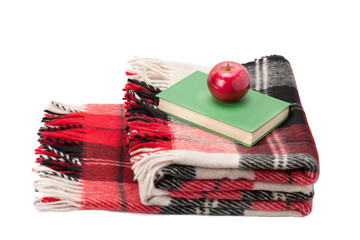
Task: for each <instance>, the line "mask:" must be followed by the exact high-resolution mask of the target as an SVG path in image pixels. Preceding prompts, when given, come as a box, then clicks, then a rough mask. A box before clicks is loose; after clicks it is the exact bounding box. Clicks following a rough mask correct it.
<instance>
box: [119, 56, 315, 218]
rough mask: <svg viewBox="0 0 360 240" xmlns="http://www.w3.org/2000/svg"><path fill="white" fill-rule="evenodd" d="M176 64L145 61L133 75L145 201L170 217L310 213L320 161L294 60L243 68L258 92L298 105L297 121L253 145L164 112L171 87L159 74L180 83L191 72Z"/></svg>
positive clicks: (136, 149)
mask: <svg viewBox="0 0 360 240" xmlns="http://www.w3.org/2000/svg"><path fill="white" fill-rule="evenodd" d="M154 64H155V65H154ZM177 64H178V63H164V62H162V61H160V60H159V61H155V60H154V59H151V61H149V60H148V59H140V60H139V61H138V62H137V64H136V66H135V68H134V69H133V71H129V72H130V73H131V74H130V76H129V78H130V79H129V82H128V84H127V86H126V88H125V89H126V90H127V94H126V95H125V99H126V100H127V102H126V103H125V108H126V109H127V116H126V117H127V121H128V125H127V128H126V129H127V131H128V140H129V147H130V148H129V152H130V155H131V162H132V164H133V170H134V173H135V178H136V179H137V180H138V181H139V189H140V197H141V200H142V202H143V203H144V204H146V205H159V206H164V207H166V209H167V211H168V212H171V213H176V212H177V211H180V209H181V212H180V213H184V212H188V213H200V214H220V215H221V214H224V215H227V214H242V215H253V214H255V215H259V214H260V215H262V214H263V213H260V212H262V211H269V212H267V213H266V215H267V216H269V215H274V216H277V215H291V216H297V215H307V214H309V213H310V211H311V208H312V198H313V194H314V193H313V186H312V184H314V183H315V182H316V180H317V178H318V169H319V166H318V156H317V150H316V147H315V142H314V140H313V137H312V134H311V131H310V129H309V126H308V124H307V120H306V116H305V113H304V111H303V109H302V106H301V103H300V98H299V96H298V92H297V89H296V84H295V80H294V77H293V74H292V71H291V67H290V64H289V62H288V61H287V60H286V59H284V58H283V57H281V56H270V57H264V58H261V59H258V60H256V61H254V62H250V63H247V64H244V66H245V67H246V68H247V70H248V71H249V74H250V76H251V79H252V81H251V86H252V88H253V89H255V90H257V91H259V92H262V93H264V94H268V95H270V96H273V97H276V98H279V99H281V100H284V101H287V102H290V103H291V104H292V113H291V116H290V118H289V119H288V120H287V121H286V122H284V123H283V124H282V125H281V126H279V127H278V128H277V129H275V130H274V131H272V132H271V133H270V134H268V135H267V136H266V137H265V138H264V139H263V140H262V141H260V142H258V143H257V144H256V145H255V146H254V147H251V148H248V147H245V146H242V145H240V144H237V143H234V142H232V141H230V140H227V139H224V138H222V137H220V136H217V135H215V134H212V133H210V132H207V131H205V130H203V129H199V128H196V127H194V126H192V125H189V124H187V123H184V122H182V121H179V120H176V119H174V118H172V117H171V116H167V115H166V114H165V115H164V113H163V112H162V111H160V110H159V109H157V104H158V100H157V99H156V97H155V95H156V94H157V93H159V92H160V91H161V89H160V88H157V86H158V87H161V88H162V89H166V86H168V85H166V84H165V83H167V82H169V81H170V80H169V79H164V78H163V76H164V74H161V73H160V72H159V71H161V70H159V69H166V73H167V74H168V75H170V76H172V79H171V84H174V83H176V82H177V81H178V80H181V79H174V76H176V75H181V76H182V75H184V74H177V73H176V71H177V69H187V68H184V67H182V68H176V67H171V66H175V65H177ZM140 66H142V67H140ZM181 66H183V65H181ZM154 68H155V69H157V71H156V72H152V71H153V69H154ZM204 68H205V67H203V69H204ZM138 69H141V70H142V71H137V70H138ZM171 70H172V71H171ZM192 70H194V69H192ZM195 70H197V69H195ZM208 70H209V69H208ZM148 72H151V74H149V73H148ZM155 73H157V74H158V75H155ZM149 75H151V76H152V79H150V80H148V79H149ZM156 76H157V77H159V79H156ZM144 82H148V83H152V85H150V84H144ZM154 87H155V89H154ZM210 203H211V204H210ZM202 208H204V209H206V211H200V210H199V209H202ZM254 211H259V212H256V213H254ZM240 212H241V213H240Z"/></svg>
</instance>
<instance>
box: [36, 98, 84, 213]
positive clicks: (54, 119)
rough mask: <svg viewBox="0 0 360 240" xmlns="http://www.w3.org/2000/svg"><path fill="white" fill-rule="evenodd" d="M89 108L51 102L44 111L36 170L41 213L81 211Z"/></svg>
mask: <svg viewBox="0 0 360 240" xmlns="http://www.w3.org/2000/svg"><path fill="white" fill-rule="evenodd" d="M84 111H85V106H71V105H66V104H62V103H59V102H54V101H53V102H51V103H50V104H49V105H48V106H47V107H46V108H45V110H44V112H45V116H44V118H43V120H42V122H44V125H43V126H42V127H41V128H40V129H39V132H38V135H39V142H40V144H41V145H40V146H39V147H38V148H37V149H36V150H35V153H36V154H37V155H38V157H37V159H36V163H38V164H39V165H38V166H36V167H34V169H33V171H34V172H36V173H38V174H39V176H40V179H39V180H38V181H36V182H35V183H34V187H35V190H36V191H37V192H39V196H37V197H36V199H35V202H34V204H35V206H36V208H37V209H38V210H41V211H69V210H74V209H79V208H81V182H80V181H79V177H80V173H81V170H82V159H81V154H82V149H83V147H82V146H83V141H82V140H83V137H84V130H83V125H82V121H83V114H82V112H84Z"/></svg>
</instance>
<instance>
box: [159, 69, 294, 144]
mask: <svg viewBox="0 0 360 240" xmlns="http://www.w3.org/2000/svg"><path fill="white" fill-rule="evenodd" d="M157 97H159V98H160V106H159V108H160V109H161V99H163V100H166V101H168V102H170V103H173V104H175V105H177V106H180V107H183V108H185V109H188V110H191V111H192V112H194V114H195V113H196V114H200V115H204V116H207V117H209V118H211V119H214V121H220V122H222V123H225V124H226V125H230V126H232V127H236V128H237V129H242V130H244V131H246V132H249V133H254V132H255V131H257V130H258V129H259V128H261V127H262V126H264V124H266V123H267V122H269V121H270V120H271V119H273V118H274V117H276V116H277V115H278V114H279V113H281V112H282V111H284V110H285V109H286V108H288V107H289V106H290V104H289V103H287V102H284V101H282V100H279V99H276V98H273V97H270V96H268V95H265V94H262V93H259V92H256V91H254V90H251V89H249V91H248V93H247V94H246V95H245V96H244V97H243V98H242V99H240V100H239V101H237V102H235V103H226V102H222V101H219V100H217V99H215V98H214V97H213V96H212V95H211V93H210V91H209V89H208V86H207V74H206V73H204V72H200V71H196V72H194V73H192V74H191V75H189V76H187V77H186V78H184V79H183V80H181V81H179V82H178V83H176V84H174V85H173V86H171V87H169V88H168V89H166V90H164V91H162V92H160V93H159V94H157ZM161 110H162V109H161ZM165 112H167V113H169V114H170V115H172V116H174V117H177V118H179V119H181V120H185V121H186V122H189V123H191V124H193V125H196V126H198V127H202V128H204V126H203V124H196V123H194V122H192V119H191V118H192V117H191V116H179V115H177V114H176V113H174V112H171V111H169V109H167V111H166V110H165ZM283 120H285V119H283ZM283 120H282V121H283ZM282 121H281V122H282ZM281 122H279V123H278V124H277V125H279V124H280V123H281ZM277 125H276V126H277ZM276 126H275V127H276ZM275 127H273V128H275ZM273 128H272V129H273ZM205 129H206V130H210V131H211V132H214V133H216V134H219V135H221V136H224V137H228V138H230V137H229V136H227V134H224V133H222V131H220V130H219V131H217V129H208V128H205ZM272 129H269V130H268V131H267V132H266V133H265V134H264V135H263V136H260V138H259V139H257V140H256V141H255V142H253V143H246V142H243V141H241V140H238V139H234V138H230V139H231V140H234V141H237V142H240V143H242V144H244V145H247V146H252V145H253V144H255V143H256V142H257V141H258V140H260V139H261V138H262V137H264V136H265V135H266V134H267V133H268V132H269V131H271V130H272Z"/></svg>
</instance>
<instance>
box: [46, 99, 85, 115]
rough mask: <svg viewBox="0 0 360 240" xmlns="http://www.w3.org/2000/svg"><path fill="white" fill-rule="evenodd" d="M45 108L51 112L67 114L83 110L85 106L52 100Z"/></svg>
mask: <svg viewBox="0 0 360 240" xmlns="http://www.w3.org/2000/svg"><path fill="white" fill-rule="evenodd" d="M45 110H48V111H51V112H53V113H57V114H68V113H73V112H85V106H84V105H80V106H72V105H68V104H64V103H60V102H55V101H52V102H51V103H50V104H49V105H48V106H47V107H46V108H45Z"/></svg>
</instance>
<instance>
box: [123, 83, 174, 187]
mask: <svg viewBox="0 0 360 240" xmlns="http://www.w3.org/2000/svg"><path fill="white" fill-rule="evenodd" d="M124 90H125V91H127V93H126V94H125V100H126V102H125V108H126V109H127V115H126V118H127V126H126V130H127V132H128V140H129V144H128V145H127V146H128V147H129V153H130V155H131V162H132V164H133V166H132V169H133V170H134V173H135V179H136V180H141V181H143V182H148V183H149V184H153V183H154V182H155V177H156V172H157V171H159V170H160V169H162V168H163V167H165V166H167V165H169V164H171V163H173V159H174V156H172V155H171V153H170V152H167V151H166V150H171V149H172V134H171V133H170V130H169V126H168V125H167V121H168V119H169V117H168V115H167V114H166V113H164V112H162V111H161V110H159V109H158V108H157V105H158V99H157V98H156V97H155V95H156V94H157V93H159V92H161V90H160V89H159V88H157V87H154V86H151V85H150V84H148V83H146V82H142V81H139V80H136V79H129V80H128V83H127V85H126V86H125V89H124ZM139 113H140V114H139ZM149 152H151V153H155V154H152V155H150V154H149ZM140 159H141V161H140ZM145 179H146V180H145ZM148 189H151V188H148Z"/></svg>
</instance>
